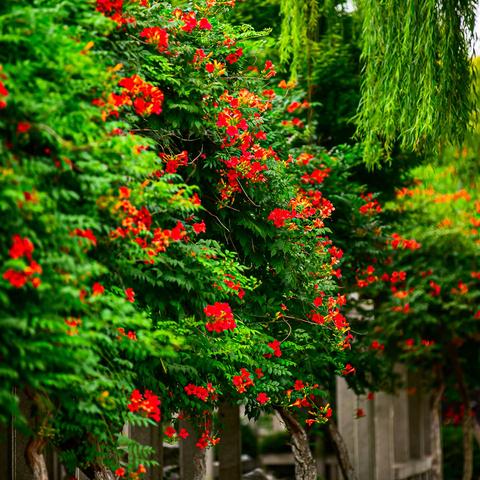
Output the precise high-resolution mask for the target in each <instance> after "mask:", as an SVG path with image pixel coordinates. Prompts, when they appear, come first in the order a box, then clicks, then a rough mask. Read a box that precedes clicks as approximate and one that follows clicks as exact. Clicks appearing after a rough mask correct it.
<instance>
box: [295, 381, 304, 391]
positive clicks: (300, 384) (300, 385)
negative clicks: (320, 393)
mask: <svg viewBox="0 0 480 480" xmlns="http://www.w3.org/2000/svg"><path fill="white" fill-rule="evenodd" d="M293 388H294V389H295V390H297V391H298V390H303V389H304V388H305V384H304V383H303V382H302V381H301V380H295V383H294V385H293Z"/></svg>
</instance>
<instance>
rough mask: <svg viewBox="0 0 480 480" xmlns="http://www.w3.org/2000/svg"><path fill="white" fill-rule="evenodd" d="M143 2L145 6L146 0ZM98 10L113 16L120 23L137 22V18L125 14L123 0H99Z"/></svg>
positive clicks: (110, 16) (107, 15)
mask: <svg viewBox="0 0 480 480" xmlns="http://www.w3.org/2000/svg"><path fill="white" fill-rule="evenodd" d="M141 3H142V5H144V6H145V3H144V1H141ZM97 11H98V12H100V13H103V15H105V16H106V17H109V18H111V19H112V20H113V21H114V22H116V23H118V25H124V24H126V23H134V22H135V18H133V17H125V16H124V15H123V0H97Z"/></svg>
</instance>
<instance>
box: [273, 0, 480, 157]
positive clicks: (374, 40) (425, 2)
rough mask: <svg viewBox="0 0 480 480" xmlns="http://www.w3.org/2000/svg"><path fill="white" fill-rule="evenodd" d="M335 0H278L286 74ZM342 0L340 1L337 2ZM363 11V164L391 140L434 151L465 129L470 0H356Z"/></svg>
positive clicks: (386, 149)
mask: <svg viewBox="0 0 480 480" xmlns="http://www.w3.org/2000/svg"><path fill="white" fill-rule="evenodd" d="M341 3H342V2H339V1H334V0H281V12H282V15H283V21H282V34H281V38H280V47H281V52H282V58H281V59H282V61H284V62H290V69H291V73H292V76H293V77H296V76H297V75H298V73H299V72H302V67H304V66H305V65H306V64H308V61H309V58H308V53H309V52H310V51H314V50H315V49H310V46H311V43H312V38H313V37H314V36H313V31H314V30H315V29H316V26H317V22H318V18H319V16H322V15H323V16H326V17H328V18H332V15H333V16H334V15H337V14H338V12H337V10H336V9H335V6H336V5H340V4H341ZM343 3H344V2H343ZM356 5H357V7H358V9H359V12H360V14H361V16H362V17H363V29H362V51H363V53H362V58H363V63H364V69H363V78H362V100H361V103H360V106H359V112H358V114H357V116H356V122H357V135H358V137H359V138H361V139H362V140H363V141H364V143H365V159H366V161H367V163H368V164H369V165H370V166H373V165H375V164H378V163H379V162H380V161H381V159H382V158H387V159H389V158H390V155H391V153H392V150H393V148H394V147H395V146H398V147H400V148H401V149H403V150H406V151H415V152H417V153H433V152H436V151H437V148H438V147H439V146H440V144H441V143H448V142H450V143H458V142H460V141H461V140H462V138H463V135H464V133H465V132H466V131H467V130H468V125H469V121H470V120H471V113H472V112H473V111H474V109H475V108H474V107H475V105H474V104H475V96H474V95H472V94H471V87H472V85H473V81H472V80H473V79H472V77H473V75H474V72H473V69H472V68H471V61H470V58H469V44H470V41H471V40H472V38H473V31H474V26H475V5H476V0H357V1H356Z"/></svg>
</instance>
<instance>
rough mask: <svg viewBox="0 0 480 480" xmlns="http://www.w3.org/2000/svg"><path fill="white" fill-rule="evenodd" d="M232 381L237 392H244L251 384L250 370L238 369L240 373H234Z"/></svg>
mask: <svg viewBox="0 0 480 480" xmlns="http://www.w3.org/2000/svg"><path fill="white" fill-rule="evenodd" d="M232 382H233V384H234V385H235V388H236V389H237V392H238V393H244V392H246V390H247V388H248V387H251V386H253V380H252V378H251V376H250V372H249V371H248V370H246V369H245V368H241V369H240V375H234V377H233V378H232Z"/></svg>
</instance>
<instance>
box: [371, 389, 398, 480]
mask: <svg viewBox="0 0 480 480" xmlns="http://www.w3.org/2000/svg"><path fill="white" fill-rule="evenodd" d="M374 402H375V415H374V428H375V433H374V435H375V476H374V478H375V480H393V479H394V470H393V465H394V462H395V457H394V445H393V438H394V430H393V422H394V418H393V399H392V396H391V395H387V394H386V393H383V392H380V393H377V394H376V395H375V400H374Z"/></svg>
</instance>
